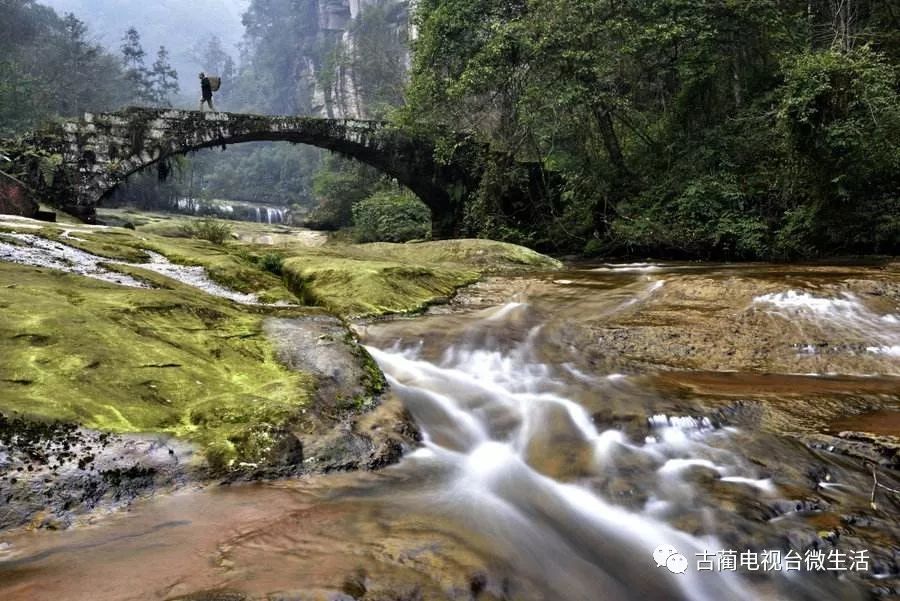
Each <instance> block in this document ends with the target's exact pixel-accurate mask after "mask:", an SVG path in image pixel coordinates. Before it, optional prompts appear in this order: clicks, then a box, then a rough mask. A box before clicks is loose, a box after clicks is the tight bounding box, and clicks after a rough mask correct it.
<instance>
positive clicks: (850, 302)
mask: <svg viewBox="0 0 900 601" xmlns="http://www.w3.org/2000/svg"><path fill="white" fill-rule="evenodd" d="M753 302H754V303H755V304H756V305H758V306H760V307H763V308H764V309H765V310H766V311H768V312H770V313H771V314H773V315H777V316H779V317H781V318H783V319H785V320H786V321H788V322H790V323H791V324H792V325H793V326H794V327H796V328H799V329H801V330H802V329H803V328H804V327H806V328H808V329H812V330H816V329H818V330H832V331H835V330H836V331H837V332H839V333H840V334H841V335H843V336H844V337H845V339H846V340H847V341H849V342H857V343H859V346H860V348H861V349H864V350H865V351H866V352H869V353H874V354H883V355H888V356H892V357H900V316H897V315H894V314H890V313H888V314H883V315H880V314H878V313H876V312H874V311H872V310H871V309H869V308H868V307H866V306H865V305H864V304H863V303H862V301H861V300H860V299H859V297H857V296H856V295H854V294H851V293H849V292H844V293H842V294H841V295H839V296H837V297H824V296H817V295H815V294H812V293H810V292H806V291H797V290H788V291H786V292H782V293H777V294H765V295H762V296H758V297H756V298H754V299H753ZM804 350H805V351H806V352H815V349H814V348H806V349H804Z"/></svg>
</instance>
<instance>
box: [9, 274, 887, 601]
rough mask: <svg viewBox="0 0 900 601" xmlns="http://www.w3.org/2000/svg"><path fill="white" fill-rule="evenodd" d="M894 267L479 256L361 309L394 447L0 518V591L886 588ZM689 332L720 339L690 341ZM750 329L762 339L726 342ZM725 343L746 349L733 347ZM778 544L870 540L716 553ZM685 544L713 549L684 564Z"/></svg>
mask: <svg viewBox="0 0 900 601" xmlns="http://www.w3.org/2000/svg"><path fill="white" fill-rule="evenodd" d="M892 277H893V276H892V275H890V274H887V275H885V274H884V273H883V272H882V271H880V270H878V269H877V268H874V267H838V268H833V269H830V270H829V269H824V270H823V269H821V268H806V267H790V268H788V267H771V266H744V267H734V266H694V265H661V264H634V265H601V266H591V267H584V268H579V269H572V270H569V271H568V272H565V273H555V274H551V275H548V276H546V277H531V278H523V279H517V280H509V281H506V280H496V281H493V282H489V283H487V284H485V285H483V286H481V287H480V288H479V287H476V288H475V289H473V290H472V291H470V292H469V293H467V294H468V302H467V303H461V304H460V305H459V306H457V307H455V308H449V309H448V308H445V309H442V310H437V311H436V312H435V313H434V314H431V315H426V316H421V317H416V318H410V319H398V320H388V321H378V322H373V323H368V324H359V325H358V326H357V327H358V330H359V332H360V335H361V337H362V339H363V340H364V342H365V343H366V345H367V347H368V349H369V351H370V353H371V354H372V355H373V357H374V358H375V359H376V361H377V362H378V364H379V365H380V366H381V368H382V369H383V370H384V372H385V373H386V374H387V376H388V379H389V381H390V384H391V391H392V392H391V394H394V395H396V396H397V397H399V398H400V399H401V400H402V401H403V403H404V404H405V405H406V407H407V408H408V409H409V411H410V412H411V414H412V416H413V418H414V419H415V421H416V423H417V424H418V426H419V428H420V430H421V433H422V444H421V446H420V447H418V448H415V449H410V450H409V451H408V452H407V454H406V455H405V457H404V458H403V459H402V460H401V461H400V463H399V464H397V465H394V466H392V467H389V468H386V469H383V470H381V471H379V472H372V473H350V474H332V475H325V476H314V477H307V478H302V479H298V480H293V481H285V482H278V483H272V484H243V485H232V486H221V487H219V486H213V487H207V488H204V489H188V490H182V491H180V492H178V493H176V494H173V495H170V496H166V497H160V498H157V499H153V500H150V501H146V502H142V503H140V504H138V505H136V506H134V507H133V508H132V509H131V510H130V511H128V512H125V513H119V514H115V515H112V516H106V517H100V518H97V519H96V520H95V522H94V523H92V524H88V525H84V526H81V527H77V528H73V529H70V530H68V531H64V532H48V531H23V532H18V533H11V534H7V535H0V598H3V599H7V600H18V599H21V600H25V599H29V600H30V599H62V598H65V599H91V600H102V599H148V598H160V599H170V598H171V599H174V598H180V597H185V598H191V599H203V598H209V599H213V598H235V599H239V598H242V595H248V596H250V597H261V598H267V596H268V598H278V599H341V600H347V599H395V600H399V599H426V600H431V599H460V600H463V599H516V600H519V599H521V600H543V599H547V600H566V601H581V600H585V601H587V600H597V599H610V600H627V599H691V600H694V599H696V600H701V599H703V600H707V599H708V600H721V599H857V598H860V599H862V598H867V595H868V594H870V593H872V592H875V593H879V592H881V593H884V591H888V592H889V591H890V590H891V588H890V587H891V586H894V585H893V584H892V583H894V581H895V579H896V578H897V563H896V556H897V553H898V550H900V538H898V535H897V533H898V529H897V528H898V520H897V517H898V514H897V511H898V503H897V497H896V496H895V495H893V494H892V493H890V492H886V489H879V490H878V491H877V495H878V496H877V501H878V509H877V510H872V509H871V507H870V489H871V488H872V480H873V479H872V472H871V467H872V466H875V469H876V470H877V471H878V472H879V478H880V481H881V482H882V483H883V484H884V485H885V486H891V487H895V488H900V486H898V485H897V482H896V479H895V477H896V473H897V472H896V467H897V465H896V464H895V463H894V462H896V455H894V456H891V455H890V454H889V451H886V450H885V449H890V448H892V447H890V443H891V441H892V440H896V437H900V428H898V426H900V420H898V419H897V416H898V415H900V413H898V411H900V379H898V378H897V377H896V376H897V375H900V356H898V354H900V353H898V352H896V349H897V348H900V321H898V319H900V318H898V316H900V306H898V305H897V298H898V297H894V296H891V290H893V288H890V286H892V285H894V284H892V283H891V282H892V280H891V278H892ZM859 281H865V282H880V283H881V284H884V286H888V288H887V289H885V290H887V291H885V290H882V291H881V293H880V294H871V293H870V288H871V286H869V285H868V284H866V285H861V284H857V282H859ZM885 282H887V283H886V284H885ZM867 286H868V288H867ZM867 291H869V292H867ZM463 306H465V307H467V308H461V307H463ZM679 328H681V329H679ZM704 328H705V329H704ZM731 328H736V329H737V331H735V332H734V333H733V334H725V332H726V330H727V331H728V332H730V331H731ZM682 330H683V333H680V332H682ZM701 330H702V332H701ZM720 330H721V331H720ZM699 333H705V334H708V335H709V340H711V341H712V342H707V343H706V344H712V345H716V348H715V349H713V350H712V351H710V352H705V351H704V350H703V348H702V344H701V343H702V340H701V341H699V342H698V339H695V338H692V336H697V335H699ZM672 334H677V336H672ZM754 341H755V342H754ZM730 344H731V345H735V348H736V349H737V350H736V351H734V352H732V354H729V350H728V349H729V345H730ZM753 344H759V345H761V348H762V349H763V350H762V351H761V352H762V353H763V355H764V356H760V357H756V356H755V355H753V354H752V353H750V354H749V355H747V357H744V356H743V355H741V354H740V353H744V352H750V351H747V350H746V349H747V348H748V347H751V350H752V347H753ZM698 348H699V351H698ZM766 349H769V351H770V352H769V353H768V354H766V352H765V351H766ZM735 352H736V353H738V355H737V356H735V354H734V353H735ZM719 355H721V357H720V356H719ZM667 357H668V359H667ZM754 361H755V363H754ZM767 361H768V362H769V363H765V362H767ZM741 362H743V364H752V365H753V369H746V370H735V369H733V368H732V364H733V363H734V364H741ZM857 430H858V431H859V433H860V436H859V437H856V438H854V437H852V436H842V434H845V433H846V432H855V431H857ZM865 433H869V434H871V435H872V436H873V437H881V438H879V440H882V439H884V440H887V442H886V443H885V445H887V446H884V445H882V446H878V445H877V444H875V443H873V442H872V441H870V440H868V439H866V438H865V436H863V434H865ZM885 437H886V438H885ZM870 443H871V444H870ZM842 445H843V446H842ZM854 445H857V446H854ZM866 445H869V446H866ZM866 453H869V454H870V455H872V454H874V455H878V454H879V453H880V454H881V455H880V456H878V457H876V458H874V459H872V458H871V457H870V460H869V463H867V459H866V457H867V455H866ZM885 453H888V454H887V455H885ZM885 457H886V458H885ZM891 457H893V459H892V458H891ZM663 545H669V546H671V547H672V548H674V550H676V551H677V552H678V553H680V554H682V555H683V556H684V557H685V559H686V567H685V568H684V572H683V573H677V572H679V571H680V569H681V568H680V567H679V566H678V564H677V562H676V563H675V564H672V565H669V564H668V563H666V562H665V561H663V564H665V565H661V566H660V565H658V561H657V560H655V559H654V552H655V551H656V550H657V549H658V548H659V547H661V546H663ZM790 549H796V550H799V551H800V552H801V553H802V552H804V551H808V550H810V549H813V550H821V551H823V552H824V553H825V554H826V555H827V554H828V553H831V555H832V556H833V551H834V550H838V551H840V552H842V553H846V554H848V555H849V554H850V553H856V552H857V551H860V550H866V551H867V565H865V566H864V569H863V568H862V567H860V566H855V568H854V569H851V568H852V566H851V564H850V563H846V564H843V565H844V569H841V570H838V569H835V570H830V571H829V570H827V569H823V570H817V569H815V567H813V569H806V566H805V565H804V569H800V570H793V571H792V570H788V569H787V566H786V562H785V561H784V559H783V558H782V559H781V560H779V561H777V562H776V561H775V560H774V559H773V563H771V564H770V565H768V566H763V567H764V568H765V569H763V567H756V568H755V569H754V567H753V564H751V563H746V564H745V565H740V560H739V561H738V565H737V566H736V568H735V569H734V570H730V569H727V568H724V569H723V568H722V566H723V565H727V563H725V564H723V563H720V562H721V560H720V559H719V557H717V555H718V554H719V552H723V553H722V555H728V553H727V552H728V551H732V552H734V553H735V554H736V555H737V556H738V557H740V554H741V553H742V552H745V551H746V552H747V553H754V554H756V556H757V557H759V558H761V557H762V554H763V553H764V552H768V551H779V552H781V553H787V552H788V551H789V550H790ZM704 557H716V559H715V560H714V561H713V569H711V570H709V571H699V570H698V569H697V568H698V561H700V560H701V559H702V558H704ZM768 557H774V555H771V556H768ZM663 559H664V560H665V559H666V557H664V558H663ZM667 566H668V567H667ZM673 570H674V571H673ZM225 595H233V596H232V597H226V596H225Z"/></svg>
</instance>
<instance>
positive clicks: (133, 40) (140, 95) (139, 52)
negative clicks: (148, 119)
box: [121, 27, 154, 102]
mask: <svg viewBox="0 0 900 601" xmlns="http://www.w3.org/2000/svg"><path fill="white" fill-rule="evenodd" d="M121 48H122V62H123V63H124V65H125V81H126V82H127V83H128V85H129V88H130V89H131V91H132V94H133V98H135V99H136V100H139V101H142V102H153V101H154V94H153V89H152V87H153V86H152V82H151V81H150V72H149V71H148V70H147V67H146V66H145V65H144V57H145V56H146V53H145V52H144V48H143V47H142V46H141V35H140V34H139V33H138V30H137V29H135V28H134V27H131V28H130V29H129V30H128V31H126V32H125V36H124V37H123V38H122V46H121Z"/></svg>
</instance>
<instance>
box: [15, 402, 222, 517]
mask: <svg viewBox="0 0 900 601" xmlns="http://www.w3.org/2000/svg"><path fill="white" fill-rule="evenodd" d="M195 452H196V450H195V449H194V448H193V447H192V446H191V445H189V444H187V443H185V442H182V441H178V440H175V439H172V438H171V437H166V436H141V435H116V434H109V433H103V432H97V431H92V430H88V429H85V428H79V427H77V426H75V425H73V424H66V423H59V422H41V421H35V420H30V419H23V418H21V417H17V416H7V415H2V414H0V499H2V500H3V509H2V511H0V531H2V530H4V529H7V528H14V527H17V526H22V525H26V524H27V525H30V526H31V527H34V528H49V529H53V530H58V529H61V528H67V527H69V526H71V525H72V524H73V523H75V522H76V521H77V520H78V519H79V518H81V517H82V516H84V515H85V514H87V513H88V512H91V511H93V510H104V511H109V510H112V509H116V508H121V507H125V506H128V505H129V504H130V503H132V502H134V501H136V500H138V499H141V498H144V497H146V496H148V495H152V494H155V493H158V492H162V491H167V490H172V489H174V488H175V487H178V486H182V485H184V484H186V483H187V482H189V481H192V480H197V479H199V478H202V477H203V475H204V469H203V468H202V467H201V466H200V465H199V462H197V461H196V460H195Z"/></svg>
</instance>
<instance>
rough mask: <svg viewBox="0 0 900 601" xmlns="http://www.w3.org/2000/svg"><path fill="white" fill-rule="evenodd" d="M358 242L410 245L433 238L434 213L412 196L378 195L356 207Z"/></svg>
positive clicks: (354, 218) (355, 224) (354, 215)
mask: <svg viewBox="0 0 900 601" xmlns="http://www.w3.org/2000/svg"><path fill="white" fill-rule="evenodd" d="M353 225H354V226H355V227H356V232H355V236H356V241H357V242H407V241H409V240H417V239H418V240H421V239H426V238H430V237H431V210H430V209H429V208H428V207H427V206H426V205H425V204H424V203H423V202H422V201H421V200H419V199H418V198H416V197H415V196H413V195H412V194H411V193H408V192H405V193H398V192H377V193H375V194H373V195H372V196H369V197H368V198H367V199H365V200H363V201H362V202H359V203H357V204H356V205H355V206H354V207H353Z"/></svg>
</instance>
